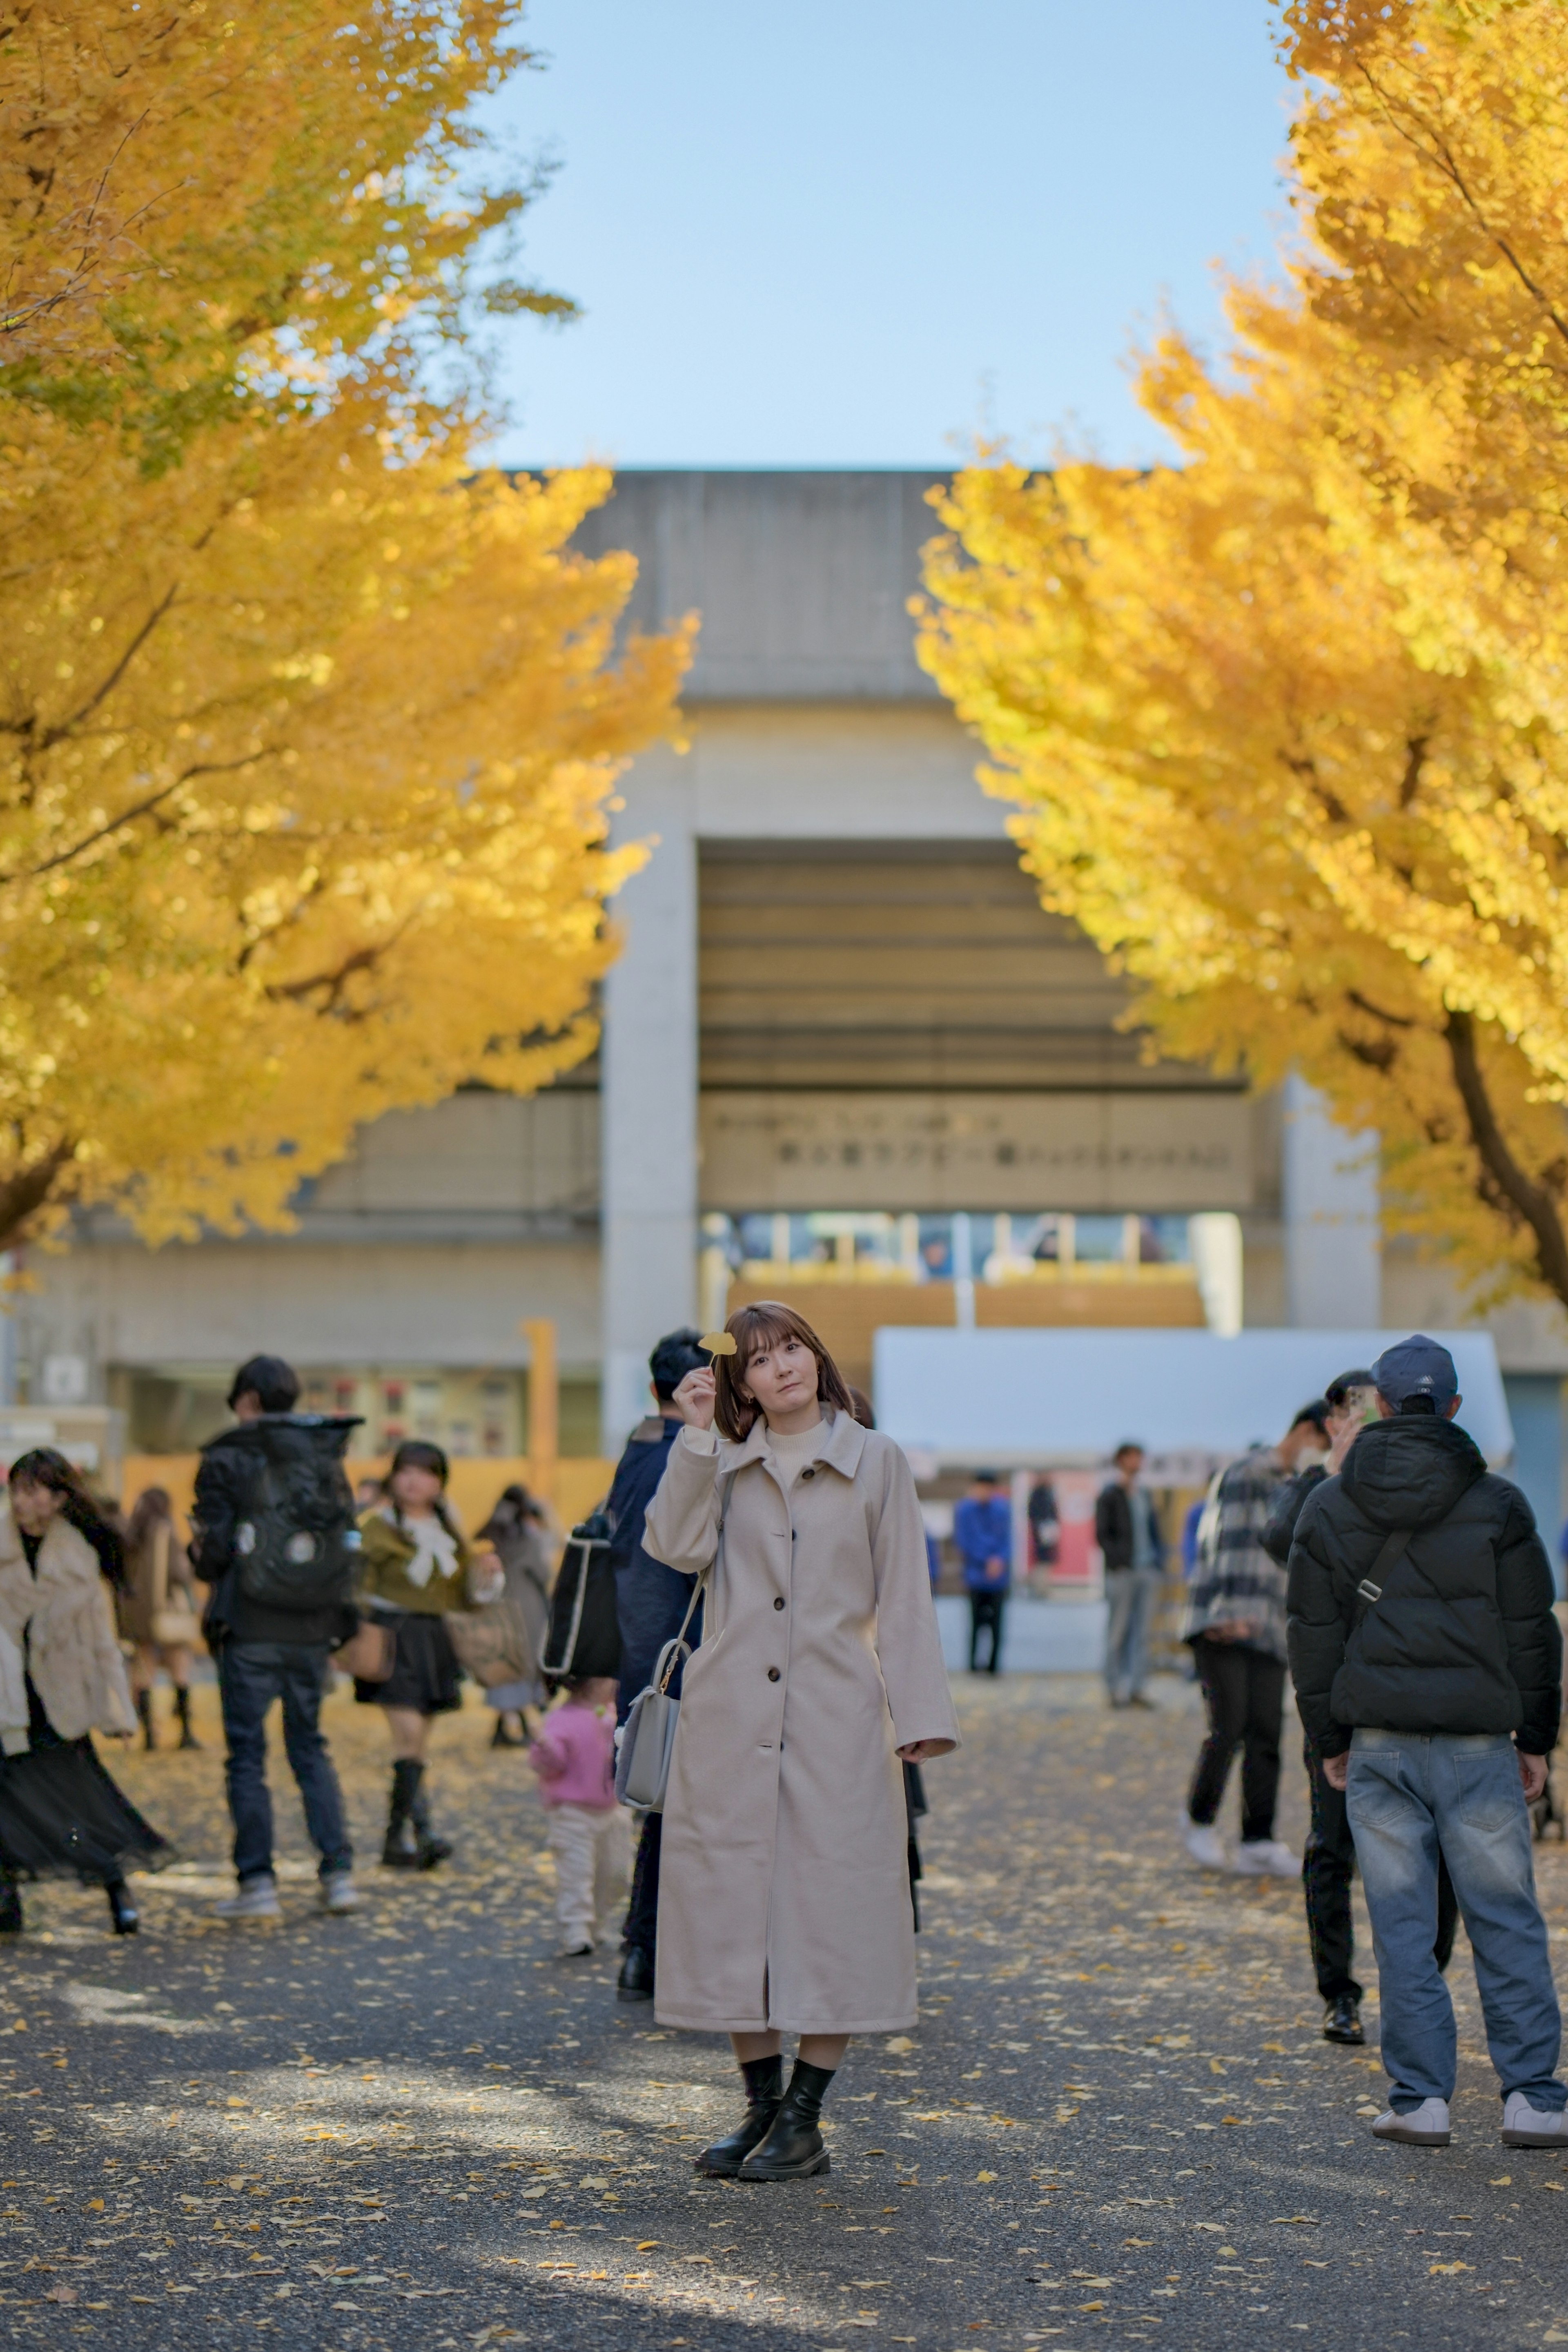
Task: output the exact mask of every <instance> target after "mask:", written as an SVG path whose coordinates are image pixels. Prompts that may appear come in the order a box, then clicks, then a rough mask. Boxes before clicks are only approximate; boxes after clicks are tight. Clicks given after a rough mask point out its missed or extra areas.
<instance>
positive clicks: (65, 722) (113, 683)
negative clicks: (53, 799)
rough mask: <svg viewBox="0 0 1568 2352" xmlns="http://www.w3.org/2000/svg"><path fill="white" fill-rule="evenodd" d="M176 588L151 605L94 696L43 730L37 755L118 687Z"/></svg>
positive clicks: (61, 738)
mask: <svg viewBox="0 0 1568 2352" xmlns="http://www.w3.org/2000/svg"><path fill="white" fill-rule="evenodd" d="M179 584H180V583H179V582H178V581H174V582H173V583H171V585H170V587H169V590H168V592H167V593H166V594H164V595H163V596H161V597H160V598H159V600H158V602H157V604H154V605H153V607H152V611H151V612H150V613H149V614H148V615H147V618H146V619H145V620H144V621H143V622H142V624H141V627H140V628H139V629H138V630H137V632H136V635H134V636H133V637H132V638H131V643H130V644H129V645H128V646H126V648H125V651H124V652H123V653H122V654H121V655H120V659H119V660H118V661H117V662H116V663H115V665H114V667H113V668H112V669H111V670H110V673H109V676H108V677H106V678H105V679H104V680H103V682H102V683H101V685H99V686H98V687H96V688H94V690H93V692H92V693H91V694H89V697H88V698H87V700H86V701H85V702H83V703H80V704H78V708H77V709H75V710H73V711H72V712H71V715H70V717H69V718H68V719H61V721H60V723H59V725H58V726H57V727H49V728H47V729H46V730H45V731H44V733H43V735H42V736H41V737H40V739H39V743H38V748H39V750H40V751H53V750H54V748H55V745H56V744H57V743H63V742H64V740H65V739H66V737H67V736H68V734H69V733H70V732H71V730H72V729H73V728H76V727H79V726H80V725H81V723H82V720H83V719H86V718H88V717H89V716H90V714H91V713H92V712H93V711H95V710H96V709H98V706H99V703H100V702H101V701H102V700H103V699H104V697H105V696H106V695H110V694H112V693H113V691H114V689H115V688H116V687H117V686H118V685H119V684H120V679H121V678H122V677H124V676H125V673H126V671H127V670H128V669H129V668H130V667H131V663H132V662H133V661H134V660H135V658H136V656H137V655H138V654H139V653H140V652H141V648H142V646H144V645H145V644H146V643H147V640H148V638H149V637H150V636H151V635H152V632H153V630H154V629H155V628H156V627H157V626H158V624H159V622H160V621H161V620H162V618H163V615H164V614H165V613H166V612H167V611H168V609H169V607H170V605H171V604H172V603H173V601H174V595H175V592H176V590H177V589H178V587H179Z"/></svg>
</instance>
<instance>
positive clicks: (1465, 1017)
mask: <svg viewBox="0 0 1568 2352" xmlns="http://www.w3.org/2000/svg"><path fill="white" fill-rule="evenodd" d="M1443 1034H1444V1036H1445V1038H1446V1039H1447V1041H1448V1059H1449V1061H1450V1063H1451V1064H1452V1066H1453V1072H1454V1084H1455V1085H1456V1086H1457V1087H1458V1090H1459V1099H1460V1100H1461V1102H1462V1103H1463V1104H1464V1106H1465V1116H1466V1118H1467V1119H1468V1120H1469V1129H1470V1141H1471V1142H1472V1144H1473V1145H1474V1146H1475V1149H1476V1151H1477V1154H1478V1155H1479V1160H1480V1163H1481V1167H1482V1169H1483V1171H1485V1174H1486V1175H1487V1177H1488V1178H1489V1179H1490V1181H1491V1183H1492V1185H1493V1186H1495V1188H1496V1191H1497V1193H1498V1195H1499V1197H1500V1200H1501V1201H1502V1202H1505V1203H1506V1204H1507V1205H1508V1206H1509V1207H1510V1208H1511V1209H1512V1211H1513V1212H1514V1213H1515V1215H1516V1216H1517V1217H1518V1218H1519V1219H1520V1220H1521V1222H1522V1223H1524V1224H1526V1225H1528V1226H1529V1228H1530V1230H1531V1234H1533V1235H1534V1237H1535V1263H1536V1269H1537V1271H1538V1273H1539V1274H1540V1276H1541V1278H1542V1281H1543V1282H1544V1283H1545V1284H1546V1285H1547V1286H1548V1288H1549V1289H1551V1290H1553V1291H1555V1293H1556V1295H1557V1297H1559V1298H1560V1299H1561V1300H1562V1301H1563V1305H1564V1306H1565V1307H1568V1234H1564V1233H1563V1220H1562V1217H1561V1216H1560V1215H1559V1213H1558V1208H1557V1203H1556V1202H1555V1201H1554V1200H1553V1199H1552V1195H1551V1193H1550V1192H1548V1191H1547V1190H1546V1188H1545V1186H1544V1185H1542V1184H1538V1183H1537V1182H1536V1181H1535V1179H1534V1178H1533V1177H1532V1176H1531V1175H1529V1174H1527V1173H1526V1171H1525V1170H1524V1169H1522V1168H1521V1166H1520V1164H1519V1162H1518V1160H1516V1159H1515V1158H1514V1156H1513V1153H1512V1152H1511V1150H1510V1149H1509V1145H1508V1140H1507V1138H1506V1137H1505V1136H1504V1134H1503V1131H1502V1129H1501V1127H1500V1125H1499V1123H1498V1117H1497V1113H1496V1112H1495V1111H1494V1110H1493V1108H1492V1104H1491V1097H1490V1095H1489V1094H1488V1092H1487V1086H1486V1079H1485V1077H1484V1076H1482V1073H1481V1066H1480V1056H1479V1054H1478V1053H1477V1051H1476V1031H1475V1023H1474V1022H1473V1020H1472V1019H1471V1017H1470V1015H1469V1013H1449V1014H1448V1021H1447V1024H1446V1025H1445V1028H1444V1032H1443Z"/></svg>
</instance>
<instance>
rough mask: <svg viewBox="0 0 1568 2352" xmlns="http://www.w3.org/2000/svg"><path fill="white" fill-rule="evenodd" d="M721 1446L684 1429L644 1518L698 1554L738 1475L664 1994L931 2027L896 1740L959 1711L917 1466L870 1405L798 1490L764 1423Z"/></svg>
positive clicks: (660, 1985)
mask: <svg viewBox="0 0 1568 2352" xmlns="http://www.w3.org/2000/svg"><path fill="white" fill-rule="evenodd" d="M714 1445H715V1441H714V1439H713V1438H712V1437H711V1436H710V1435H706V1434H705V1433H700V1432H697V1431H695V1430H689V1429H688V1430H685V1431H683V1433H682V1434H681V1436H680V1437H679V1438H678V1439H677V1440H676V1442H675V1444H674V1445H673V1446H672V1447H671V1448H670V1459H669V1463H668V1465H667V1466H666V1468H665V1471H664V1477H663V1478H662V1479H661V1481H660V1483H659V1488H658V1491H657V1493H656V1494H655V1495H654V1496H653V1502H652V1503H651V1504H650V1505H649V1507H648V1518H647V1528H646V1532H645V1534H644V1536H643V1542H644V1544H645V1545H646V1547H647V1549H648V1550H649V1551H650V1552H652V1554H653V1558H654V1559H662V1560H664V1562H665V1563H666V1564H667V1565H668V1566H669V1567H671V1568H674V1569H678V1570H681V1571H682V1572H683V1573H684V1574H685V1575H695V1574H696V1573H697V1571H698V1570H701V1569H703V1568H704V1567H706V1565H707V1563H708V1562H709V1561H710V1560H712V1559H714V1557H715V1553H716V1549H718V1532H719V1507H720V1494H721V1488H727V1501H726V1504H725V1523H724V1542H723V1546H722V1550H720V1552H719V1557H718V1559H717V1564H716V1568H715V1570H714V1574H713V1578H712V1580H711V1583H710V1586H709V1590H708V1593H707V1597H706V1601H705V1603H704V1625H703V1638H702V1644H701V1647H700V1648H699V1649H698V1651H697V1653H696V1655H695V1657H694V1658H693V1659H692V1660H691V1662H690V1664H688V1665H687V1667H686V1670H685V1683H684V1688H683V1695H682V1699H681V1712H680V1721H679V1728H678V1730H677V1732H676V1734H675V1746H674V1757H673V1759H672V1761H671V1767H670V1785H669V1792H668V1795H667V1797H666V1799H665V1802H664V1835H663V1845H662V1850H661V1854H660V1865H659V1937H658V1960H657V1969H656V1979H655V1986H654V1993H653V2006H654V2013H655V2015H656V2016H657V2018H658V2020H659V2022H660V2023H661V2024H662V2025H684V2026H693V2027H695V2028H696V2029H697V2030H698V2031H699V2032H731V2033H755V2032H764V2031H766V2030H768V2028H770V2027H778V2028H781V2029H783V2030H784V2031H787V2032H800V2033H877V2032H883V2031H888V2032H892V2031H895V2030H896V2029H897V2028H899V2027H901V2026H906V2025H913V2024H914V2023H915V2014H916V1999H915V1919H914V1913H913V1909H912V1906H911V1903H910V1896H909V1874H908V1853H907V1824H906V1822H905V1817H904V1780H903V1774H902V1772H901V1770H900V1769H899V1764H898V1759H897V1757H896V1755H895V1753H894V1750H895V1749H896V1748H903V1747H907V1746H908V1745H909V1744H910V1743H911V1742H912V1741H914V1740H916V1739H953V1740H956V1738H957V1736H958V1731H957V1725H956V1722H955V1720H954V1715H953V1702H952V1698H951V1696H950V1694H949V1692H948V1688H947V1677H946V1672H945V1671H944V1668H943V1664H942V1652H941V1647H940V1644H939V1643H938V1640H937V1634H936V1611H935V1610H934V1609H933V1607H932V1605H931V1586H930V1580H929V1577H928V1574H927V1571H926V1565H925V1533H924V1530H923V1528H922V1527H921V1521H920V1511H919V1507H918V1505H917V1503H916V1501H915V1481H914V1478H913V1477H912V1476H911V1475H910V1470H909V1465H908V1464H907V1462H906V1461H905V1460H904V1455H903V1454H901V1453H900V1451H899V1449H898V1447H897V1446H896V1445H895V1444H894V1443H893V1440H892V1439H891V1438H889V1437H884V1436H882V1435H880V1434H879V1433H877V1432H876V1431H874V1430H866V1429H862V1427H861V1426H860V1425H859V1423H856V1422H853V1421H852V1420H851V1419H850V1417H849V1415H848V1414H847V1413H840V1414H838V1415H837V1416H836V1417H835V1418H834V1419H833V1420H831V1422H830V1421H824V1423H823V1425H822V1429H821V1437H820V1441H819V1444H818V1447H817V1452H816V1454H815V1457H814V1462H813V1464H812V1465H810V1466H808V1467H807V1468H806V1469H804V1470H802V1471H801V1473H800V1477H799V1478H798V1479H797V1481H796V1483H795V1486H794V1487H793V1489H792V1490H791V1491H790V1492H789V1493H788V1494H787V1493H786V1491H785V1485H784V1480H783V1478H782V1476H781V1475H780V1474H779V1465H778V1464H777V1462H776V1460H775V1457H774V1455H773V1454H772V1451H771V1449H770V1448H769V1445H768V1429H767V1425H766V1423H764V1422H762V1421H760V1420H758V1423H757V1424H756V1426H755V1427H754V1428H753V1430H752V1432H751V1434H750V1436H749V1437H748V1438H747V1440H746V1442H745V1444H741V1445H732V1444H727V1443H726V1442H725V1441H723V1440H719V1441H717V1444H716V1450H714V1451H711V1452H710V1451H704V1450H702V1449H704V1448H705V1447H710V1446H714ZM731 1473H733V1474H734V1475H733V1477H731V1476H730V1475H729V1474H731Z"/></svg>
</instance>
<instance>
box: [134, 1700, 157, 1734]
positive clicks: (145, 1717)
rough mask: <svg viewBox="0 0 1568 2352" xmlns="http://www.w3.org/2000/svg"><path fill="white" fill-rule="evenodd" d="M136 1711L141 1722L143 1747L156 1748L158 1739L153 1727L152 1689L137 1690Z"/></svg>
mask: <svg viewBox="0 0 1568 2352" xmlns="http://www.w3.org/2000/svg"><path fill="white" fill-rule="evenodd" d="M136 1713H137V1716H138V1717H139V1718H140V1720H141V1745H142V1747H143V1748H156V1747H157V1745H158V1740H157V1737H156V1735H155V1733H154V1731H153V1728H152V1692H151V1691H150V1690H139V1691H138V1692H137V1694H136Z"/></svg>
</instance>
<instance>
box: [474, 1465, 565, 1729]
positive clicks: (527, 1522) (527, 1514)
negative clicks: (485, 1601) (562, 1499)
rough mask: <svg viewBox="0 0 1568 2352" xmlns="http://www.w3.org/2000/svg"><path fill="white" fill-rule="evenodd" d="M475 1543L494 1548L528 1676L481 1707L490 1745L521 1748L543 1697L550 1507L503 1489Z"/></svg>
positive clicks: (551, 1555) (552, 1552)
mask: <svg viewBox="0 0 1568 2352" xmlns="http://www.w3.org/2000/svg"><path fill="white" fill-rule="evenodd" d="M475 1541H476V1543H487V1544H491V1545H493V1546H494V1548H495V1553H496V1557H497V1559H498V1560H499V1561H500V1563H501V1573H502V1574H503V1576H504V1577H505V1578H506V1585H505V1589H504V1592H503V1598H504V1599H505V1600H506V1601H507V1604H508V1605H509V1607H510V1608H511V1610H512V1611H513V1612H514V1614H515V1616H516V1619H517V1623H518V1625H519V1626H520V1628H521V1630H522V1633H523V1634H524V1636H525V1638H526V1640H527V1643H528V1672H527V1673H526V1674H524V1675H519V1676H518V1677H517V1680H516V1681H515V1682H510V1683H502V1684H500V1685H498V1686H497V1688H496V1689H494V1690H490V1691H486V1694H485V1704H486V1706H491V1707H494V1708H495V1710H496V1728H495V1731H494V1733H493V1734H492V1735H491V1739H490V1745H491V1747H492V1748H526V1747H527V1746H528V1740H529V1738H530V1736H531V1735H530V1732H529V1727H528V1709H529V1707H531V1706H543V1705H544V1696H545V1686H544V1684H543V1682H542V1681H541V1680H540V1678H539V1670H538V1667H539V1660H540V1659H541V1658H542V1657H543V1655H544V1648H545V1635H546V1634H547V1633H549V1595H550V1586H551V1584H552V1583H553V1582H554V1580H555V1563H556V1556H557V1552H558V1549H559V1547H558V1546H557V1543H556V1541H555V1528H554V1523H553V1520H552V1518H551V1515H550V1509H549V1504H548V1503H541V1502H540V1501H538V1498H537V1497H536V1496H532V1495H530V1494H529V1492H528V1488H527V1487H526V1486H504V1487H503V1488H502V1489H501V1492H500V1494H499V1495H498V1496H497V1497H496V1507H495V1508H494V1510H493V1511H492V1512H491V1513H490V1516H489V1517H488V1518H487V1519H486V1522H485V1524H484V1526H483V1527H482V1528H479V1529H478V1530H477V1532H476V1536H475ZM514 1726H516V1728H515V1729H514V1728H513V1727H514Z"/></svg>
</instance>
